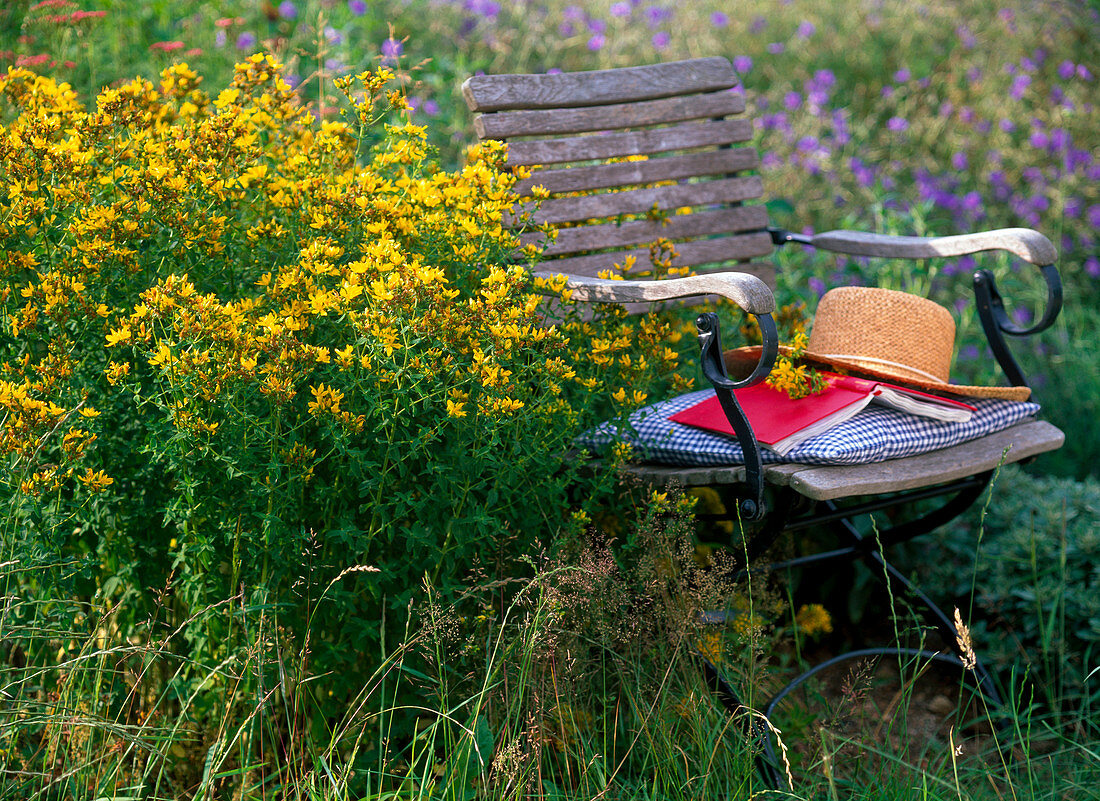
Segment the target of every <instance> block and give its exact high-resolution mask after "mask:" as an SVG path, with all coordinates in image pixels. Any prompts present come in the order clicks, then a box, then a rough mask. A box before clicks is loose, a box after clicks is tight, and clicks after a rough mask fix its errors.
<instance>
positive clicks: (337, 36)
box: [325, 25, 344, 45]
mask: <svg viewBox="0 0 1100 801" xmlns="http://www.w3.org/2000/svg"><path fill="white" fill-rule="evenodd" d="M325 41H327V42H328V43H329V44H331V45H339V44H343V43H344V34H342V33H340V31H338V30H336V29H335V28H333V27H332V26H331V25H326V26H325Z"/></svg>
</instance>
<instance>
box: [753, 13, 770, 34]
mask: <svg viewBox="0 0 1100 801" xmlns="http://www.w3.org/2000/svg"><path fill="white" fill-rule="evenodd" d="M766 27H768V20H767V18H766V17H762V16H760V15H759V14H757V15H756V16H755V17H753V18H752V22H751V23H750V24H749V33H760V31H762V30H764V29H765V28H766Z"/></svg>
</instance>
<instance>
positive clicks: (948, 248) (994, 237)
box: [807, 228, 1058, 267]
mask: <svg viewBox="0 0 1100 801" xmlns="http://www.w3.org/2000/svg"><path fill="white" fill-rule="evenodd" d="M807 244H810V245H813V246H814V247H815V248H821V249H822V250H830V251H833V252H835V253H848V254H851V255H853V256H880V257H884V258H892V259H935V258H942V257H945V256H965V255H967V254H969V253H979V252H981V251H983V250H1007V251H1008V252H1009V253H1013V254H1015V255H1016V256H1019V257H1020V258H1021V259H1023V260H1024V261H1028V262H1030V263H1032V264H1035V265H1038V266H1040V267H1043V266H1046V265H1048V264H1054V262H1055V261H1057V260H1058V251H1057V250H1056V249H1055V247H1054V245H1053V244H1052V243H1051V241H1050V240H1049V239H1047V238H1046V237H1045V236H1043V235H1042V234H1041V233H1039V232H1038V231H1034V230H1032V229H1031V228H1000V229H997V230H995V231H982V232H980V233H976V234H962V235H959V236H928V237H925V236H889V235H887V234H867V233H862V232H860V231H826V232H825V233H823V234H815V235H814V236H811V237H810V239H809V242H808V243H807Z"/></svg>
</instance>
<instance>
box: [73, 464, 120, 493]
mask: <svg viewBox="0 0 1100 801" xmlns="http://www.w3.org/2000/svg"><path fill="white" fill-rule="evenodd" d="M78 478H79V479H80V481H81V483H83V484H84V486H85V487H87V488H88V489H89V490H90V491H91V492H103V490H105V489H107V487H109V486H111V485H112V484H114V483H115V480H114V479H113V478H111V477H110V476H108V475H107V474H106V473H104V472H103V471H102V470H96V471H93V470H92V468H90V467H89V468H87V469H86V470H85V471H84V474H83V475H81V476H78Z"/></svg>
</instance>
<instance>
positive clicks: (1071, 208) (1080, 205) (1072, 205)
mask: <svg viewBox="0 0 1100 801" xmlns="http://www.w3.org/2000/svg"><path fill="white" fill-rule="evenodd" d="M1084 208H1085V201H1083V200H1082V199H1081V198H1079V197H1069V198H1066V203H1065V205H1064V206H1063V207H1062V213H1063V214H1064V215H1065V216H1067V217H1079V216H1081V211H1082V210H1083V209H1084ZM1067 250H1068V248H1067Z"/></svg>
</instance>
